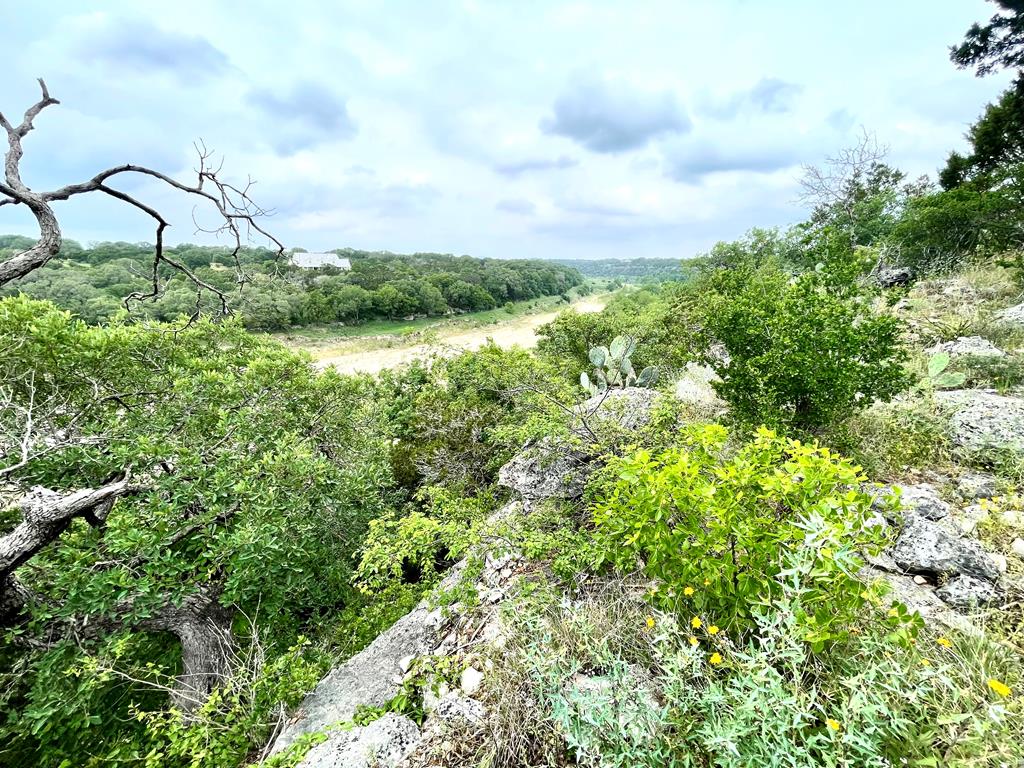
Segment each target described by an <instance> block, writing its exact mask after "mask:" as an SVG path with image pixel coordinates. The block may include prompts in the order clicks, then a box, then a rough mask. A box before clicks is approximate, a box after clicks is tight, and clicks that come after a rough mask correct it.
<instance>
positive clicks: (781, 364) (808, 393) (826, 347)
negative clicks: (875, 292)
mask: <svg viewBox="0 0 1024 768" xmlns="http://www.w3.org/2000/svg"><path fill="white" fill-rule="evenodd" d="M816 258H817V260H818V261H819V262H820V264H821V267H819V268H818V269H815V270H813V271H810V272H805V273H803V274H801V275H799V276H797V277H796V278H793V277H791V276H790V275H789V274H788V273H786V272H785V271H783V270H782V269H780V268H779V267H778V265H775V264H764V265H759V266H758V265H753V264H747V265H739V266H735V267H733V268H731V269H719V270H715V271H713V272H710V273H708V274H707V275H706V276H705V277H704V278H703V279H702V280H701V282H700V284H699V285H698V286H697V289H696V290H697V292H698V293H699V295H700V300H699V303H698V308H697V315H698V319H699V322H700V324H701V327H702V329H703V336H704V344H705V348H706V349H710V348H711V347H712V345H714V344H720V345H721V346H722V348H723V349H724V351H725V352H726V354H725V355H721V354H709V355H708V357H707V361H708V363H709V364H710V365H712V367H714V368H715V370H716V372H717V373H718V375H719V376H720V377H721V378H722V381H721V382H719V383H717V384H716V385H715V388H716V390H717V391H718V392H719V394H720V395H721V396H722V397H723V398H724V399H725V400H726V401H728V403H729V405H730V407H731V412H732V415H733V417H734V418H735V419H737V420H739V421H741V422H743V423H746V424H748V425H755V426H756V425H758V424H767V425H769V426H773V427H779V428H792V429H796V430H800V431H811V432H818V431H821V430H824V429H827V428H829V427H831V426H833V425H836V424H837V423H838V422H839V421H841V420H843V419H845V418H846V417H847V416H849V415H850V414H852V413H853V412H854V411H856V410H857V409H860V408H864V407H867V406H868V405H870V404H871V402H872V401H873V400H875V399H883V400H884V399H888V398H890V397H892V396H893V395H895V394H896V393H897V392H899V391H900V390H901V389H903V388H904V387H905V386H906V384H907V383H908V382H907V374H906V373H905V372H904V370H903V367H902V363H903V361H904V359H905V358H906V351H905V349H904V347H903V344H902V341H901V338H900V332H901V325H900V322H899V321H898V320H897V319H896V318H894V317H892V316H890V315H884V314H883V315H880V314H876V313H875V312H874V311H873V310H872V306H871V301H870V299H871V296H870V293H869V292H868V291H866V289H864V288H862V287H861V286H860V285H859V283H858V281H857V275H858V274H859V273H860V272H861V271H862V270H863V268H864V258H863V256H861V255H859V253H858V252H857V251H855V250H854V249H852V248H851V246H850V245H849V243H848V242H847V240H846V234H845V233H843V232H836V233H832V234H831V235H830V236H829V237H827V238H826V239H824V240H823V245H822V250H821V251H820V252H819V253H818V255H817V256H816Z"/></svg>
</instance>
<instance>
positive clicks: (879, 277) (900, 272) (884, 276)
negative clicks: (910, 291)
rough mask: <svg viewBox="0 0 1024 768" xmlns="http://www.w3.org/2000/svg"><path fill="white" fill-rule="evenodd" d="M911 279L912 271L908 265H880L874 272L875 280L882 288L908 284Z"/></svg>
mask: <svg viewBox="0 0 1024 768" xmlns="http://www.w3.org/2000/svg"><path fill="white" fill-rule="evenodd" d="M913 279H914V273H913V272H912V271H911V270H910V268H909V267H881V268H880V269H879V270H878V271H877V272H876V273H875V282H877V283H878V284H879V285H880V286H882V287H883V288H895V287H896V286H900V285H910V282H911V281H912V280H913Z"/></svg>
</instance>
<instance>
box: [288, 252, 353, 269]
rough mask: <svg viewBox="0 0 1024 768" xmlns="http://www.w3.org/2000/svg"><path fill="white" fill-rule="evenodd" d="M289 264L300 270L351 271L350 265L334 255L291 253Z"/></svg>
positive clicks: (346, 260) (341, 257)
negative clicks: (334, 269)
mask: <svg viewBox="0 0 1024 768" xmlns="http://www.w3.org/2000/svg"><path fill="white" fill-rule="evenodd" d="M291 262H292V266H295V267H301V268H302V269H320V268H321V267H335V268H337V269H352V263H351V262H350V261H349V260H348V259H346V258H345V257H343V256H339V255H338V254H336V253H293V254H292V256H291Z"/></svg>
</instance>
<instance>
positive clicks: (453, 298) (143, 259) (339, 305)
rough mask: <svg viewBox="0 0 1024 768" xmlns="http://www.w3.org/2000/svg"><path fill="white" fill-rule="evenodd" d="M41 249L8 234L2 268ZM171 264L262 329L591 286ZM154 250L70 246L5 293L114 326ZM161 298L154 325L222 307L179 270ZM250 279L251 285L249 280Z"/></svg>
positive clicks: (223, 252) (452, 266)
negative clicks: (10, 260)
mask: <svg viewBox="0 0 1024 768" xmlns="http://www.w3.org/2000/svg"><path fill="white" fill-rule="evenodd" d="M34 242H35V241H33V240H31V239H30V238H27V237H20V236H17V235H0V259H5V258H8V257H10V256H12V255H13V254H15V253H18V252H20V251H23V250H25V249H26V248H28V247H30V246H31V244H32V243H34ZM166 253H167V255H168V256H169V257H171V258H173V259H174V260H175V261H176V262H177V263H179V264H181V265H183V266H185V267H187V268H188V269H189V270H191V271H192V272H193V273H194V274H195V276H196V277H197V278H199V279H200V280H202V281H203V282H204V283H207V284H209V285H211V286H214V287H216V288H217V289H219V290H221V291H222V292H224V294H225V295H226V296H227V297H228V303H229V306H230V307H231V308H232V309H233V310H235V311H236V312H237V314H239V316H240V317H241V318H242V322H243V323H244V324H245V326H246V327H247V328H249V329H252V330H282V329H286V328H291V327H295V326H305V325H325V324H331V323H343V324H346V325H352V324H359V323H363V322H366V321H367V320H377V319H387V320H394V319H398V318H405V317H409V316H440V315H445V314H449V313H457V312H477V311H481V310H487V309H494V308H495V307H497V306H501V305H503V304H505V303H507V302H513V301H524V300H530V299H536V298H539V297H541V296H557V295H560V294H563V293H565V292H566V291H568V290H569V289H570V288H572V287H574V286H577V285H580V284H582V283H583V277H582V275H581V274H580V273H579V271H578V270H576V269H574V268H572V267H569V266H565V265H560V264H555V263H552V262H544V261H537V260H529V259H514V260H501V259H480V258H474V257H472V256H452V255H448V254H439V253H415V254H411V255H399V254H393V253H387V252H371V251H359V250H354V249H351V248H346V249H339V250H338V251H336V253H338V254H339V255H341V256H344V257H347V258H348V259H349V261H350V263H351V270H347V271H346V270H341V269H338V268H335V267H323V268H320V269H315V270H311V269H300V268H298V267H294V266H292V265H291V264H290V263H289V262H288V260H287V257H281V256H280V255H278V254H277V253H276V252H274V251H273V250H269V249H261V248H244V249H241V250H239V251H238V253H237V261H238V265H240V267H241V269H240V270H238V269H236V268H235V263H234V262H235V257H234V256H233V254H232V249H229V248H224V247H212V246H200V245H191V244H184V245H178V246H174V247H171V248H167V249H166ZM152 254H153V247H152V246H151V245H149V244H148V243H124V242H112V243H97V244H94V245H92V246H90V247H83V246H82V245H80V244H78V243H76V242H74V241H69V240H65V241H64V243H63V244H62V246H61V253H60V258H57V259H54V260H52V261H50V262H49V263H48V264H47V265H46V266H44V267H42V268H40V269H37V270H35V271H34V272H32V273H31V274H29V275H27V276H25V277H24V278H22V279H20V280H16V281H14V282H12V283H9V284H8V285H7V286H5V287H4V288H3V289H2V291H0V295H8V296H9V295H16V294H18V293H24V294H26V295H28V296H31V297H32V298H36V299H47V300H50V301H52V302H53V303H54V304H56V305H57V306H59V307H61V308H63V309H67V310H69V311H70V312H72V313H73V314H75V315H76V316H77V317H80V318H81V319H83V320H85V321H86V322H87V323H90V324H98V323H103V322H108V321H110V320H111V319H113V318H114V317H115V316H117V314H118V313H119V312H120V311H121V310H122V309H123V304H122V302H123V299H124V297H125V296H129V295H131V294H132V293H133V292H140V291H145V289H146V287H147V285H148V281H149V280H150V275H149V271H150V270H151V268H152V266H151V262H152ZM161 269H162V272H163V273H164V276H165V278H166V280H165V282H164V283H163V287H162V289H161V293H160V296H159V297H158V298H157V299H156V300H155V301H153V302H147V303H146V304H144V305H140V307H139V308H138V309H139V311H140V312H142V313H143V314H145V315H146V316H147V317H149V318H150V319H153V320H161V321H173V320H175V319H176V318H178V317H181V316H183V315H185V316H189V315H191V314H193V313H194V312H195V311H196V309H197V306H198V307H199V308H206V309H209V308H212V307H211V305H212V303H214V301H215V298H216V297H215V296H214V295H213V294H211V293H209V292H207V293H206V295H197V291H196V287H195V284H194V283H193V282H192V281H190V280H188V279H185V278H183V277H182V276H181V275H180V274H177V273H176V271H175V270H174V269H173V268H171V267H167V266H164V267H162V268H161ZM240 275H241V277H240Z"/></svg>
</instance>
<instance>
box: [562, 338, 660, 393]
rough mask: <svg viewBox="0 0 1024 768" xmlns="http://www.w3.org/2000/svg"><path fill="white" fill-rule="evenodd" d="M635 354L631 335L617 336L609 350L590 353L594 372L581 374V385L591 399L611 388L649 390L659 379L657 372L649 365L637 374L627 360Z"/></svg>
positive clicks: (654, 367)
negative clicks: (644, 388) (645, 388)
mask: <svg viewBox="0 0 1024 768" xmlns="http://www.w3.org/2000/svg"><path fill="white" fill-rule="evenodd" d="M635 351H636V339H634V338H633V337H632V336H616V337H615V338H614V339H613V340H612V343H611V345H610V346H609V347H594V348H592V349H591V350H590V354H589V357H590V362H591V363H593V364H594V371H593V373H592V374H588V373H587V372H586V371H584V372H583V373H581V374H580V385H581V386H582V387H583V389H584V391H585V392H587V393H589V394H590V395H591V396H594V395H600V394H602V393H603V392H607V391H608V389H610V388H612V387H650V386H653V385H654V383H655V382H656V381H657V380H658V369H657V367H656V366H653V365H649V366H647V367H646V368H644V369H643V370H642V371H640V373H639V374H637V372H636V371H635V370H634V369H633V363H632V361H631V360H630V357H631V356H632V355H633V353H634V352H635Z"/></svg>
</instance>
